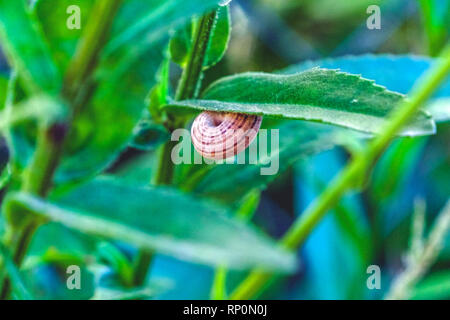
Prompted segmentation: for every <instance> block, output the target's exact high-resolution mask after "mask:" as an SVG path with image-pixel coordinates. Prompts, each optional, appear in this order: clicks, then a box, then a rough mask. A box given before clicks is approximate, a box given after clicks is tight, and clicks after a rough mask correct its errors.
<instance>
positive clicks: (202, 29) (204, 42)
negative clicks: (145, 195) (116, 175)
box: [153, 10, 217, 185]
mask: <svg viewBox="0 0 450 320" xmlns="http://www.w3.org/2000/svg"><path fill="white" fill-rule="evenodd" d="M216 17H217V11H216V10H214V11H212V12H210V13H208V14H206V15H204V16H203V17H202V18H201V19H200V20H199V22H198V24H197V28H196V31H195V35H194V40H193V41H194V44H193V47H192V50H191V52H190V53H189V60H188V62H187V65H186V67H185V68H184V70H183V73H182V75H181V79H180V82H179V83H178V88H177V91H176V94H175V100H186V99H195V98H197V95H198V91H199V88H200V86H201V82H202V78H203V66H204V63H205V58H206V51H207V49H208V46H209V40H210V37H211V33H212V29H213V26H214V23H215V20H216ZM169 122H172V123H169V124H168V125H167V126H168V128H169V130H171V131H173V130H174V129H175V127H177V126H179V124H175V123H173V121H169ZM175 145H176V142H174V141H168V142H166V143H165V144H164V145H163V146H162V147H161V149H160V150H159V161H158V169H157V172H156V175H155V177H154V178H153V183H154V184H156V185H169V184H171V182H172V178H173V170H174V164H173V161H172V160H171V152H172V149H173V147H174V146H175Z"/></svg>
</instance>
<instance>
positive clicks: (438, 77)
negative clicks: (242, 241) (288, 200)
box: [231, 44, 450, 299]
mask: <svg viewBox="0 0 450 320" xmlns="http://www.w3.org/2000/svg"><path fill="white" fill-rule="evenodd" d="M449 72H450V44H448V45H447V46H446V48H445V49H444V51H443V53H442V58H441V60H439V62H438V63H437V64H436V65H435V66H434V67H433V68H432V69H431V70H429V71H428V72H427V73H426V75H425V76H424V77H422V78H421V79H420V80H419V81H418V84H417V85H416V86H415V87H414V88H413V90H412V95H411V98H410V100H406V101H405V102H404V103H403V104H402V105H401V106H400V107H399V108H398V109H396V111H394V112H393V114H392V115H391V117H390V120H389V121H388V123H387V124H386V126H385V128H384V130H382V133H381V134H380V135H379V136H378V137H376V138H375V139H374V140H373V141H372V142H371V143H370V144H369V146H368V147H367V148H366V150H365V151H363V152H361V153H360V154H358V155H356V156H355V158H354V160H353V161H352V162H351V163H350V164H348V165H347V166H346V168H345V169H344V170H343V171H342V172H341V173H340V174H338V176H337V177H336V178H335V179H334V180H333V181H332V182H331V184H330V185H329V187H328V188H327V189H326V190H325V191H324V192H323V193H322V194H321V195H320V196H319V198H318V199H316V200H315V201H314V202H313V203H312V204H311V205H309V206H308V208H307V209H306V210H305V212H303V213H302V215H301V216H300V217H299V218H298V219H297V221H296V222H295V223H294V224H293V225H292V226H291V228H290V229H289V230H288V231H287V233H286V234H285V235H284V237H283V238H282V240H281V241H280V244H281V246H283V247H284V248H287V249H295V248H298V247H299V246H300V245H301V244H302V243H303V242H304V241H305V239H306V237H307V236H308V235H309V234H310V233H311V232H312V230H313V229H314V227H315V226H316V225H317V224H318V223H319V221H320V220H321V219H322V218H323V217H324V216H325V214H326V213H327V211H328V210H329V209H331V208H332V206H333V205H334V204H336V203H337V202H338V201H339V200H340V198H341V197H342V196H343V195H344V194H345V193H346V192H347V191H348V190H350V189H353V188H354V187H355V182H356V181H360V178H361V176H362V175H367V174H369V171H370V169H371V168H372V166H373V165H374V164H375V162H376V160H377V158H378V157H379V156H380V155H381V154H382V152H383V150H384V149H385V148H387V147H388V146H389V144H390V142H391V141H392V140H393V139H394V138H395V136H396V134H397V133H398V132H399V131H400V130H401V129H402V127H403V126H404V125H405V124H407V123H408V121H409V120H410V119H411V117H412V116H413V115H414V114H415V113H416V112H417V111H418V110H419V108H420V107H421V106H422V105H423V104H424V103H425V102H426V101H427V99H428V98H429V97H430V96H431V95H432V93H433V92H434V91H435V90H436V89H437V88H438V86H439V84H440V83H441V82H442V81H443V80H444V79H445V78H446V75H447V74H448V73H449ZM271 277H272V274H270V273H267V272H264V271H261V270H255V271H253V272H251V273H250V275H249V276H248V277H247V278H246V279H244V280H243V282H242V283H241V284H240V285H239V286H238V287H237V288H236V290H235V291H234V292H233V293H232V295H231V299H249V298H251V297H253V296H255V295H256V294H258V293H259V292H260V290H261V288H262V287H263V286H264V285H265V283H266V282H267V281H268V280H269V279H270V278H271Z"/></svg>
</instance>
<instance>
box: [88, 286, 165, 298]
mask: <svg viewBox="0 0 450 320" xmlns="http://www.w3.org/2000/svg"><path fill="white" fill-rule="evenodd" d="M160 291H161V290H160V289H158V288H156V289H155V288H153V287H145V288H137V289H128V290H126V289H121V290H119V289H112V288H97V290H96V292H95V295H94V296H93V297H92V300H146V299H149V298H151V297H154V296H155V295H156V294H158V293H160Z"/></svg>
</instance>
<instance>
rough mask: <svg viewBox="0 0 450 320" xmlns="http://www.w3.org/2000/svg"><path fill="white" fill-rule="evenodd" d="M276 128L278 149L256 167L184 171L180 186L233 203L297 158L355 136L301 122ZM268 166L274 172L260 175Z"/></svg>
mask: <svg viewBox="0 0 450 320" xmlns="http://www.w3.org/2000/svg"><path fill="white" fill-rule="evenodd" d="M278 129H279V147H278V148H274V149H271V150H270V152H268V154H267V155H266V156H263V157H261V156H260V157H259V158H258V161H257V163H256V164H250V163H249V161H247V162H246V163H247V164H236V163H235V164H232V165H228V164H222V165H205V166H203V167H202V169H200V170H198V171H197V172H196V173H195V174H192V173H191V172H189V171H187V173H186V176H185V178H184V179H183V178H181V179H180V186H181V187H182V188H187V189H188V190H192V191H193V192H195V193H197V194H200V195H202V196H208V197H213V198H217V199H220V200H222V201H226V202H233V201H236V200H238V199H240V198H241V197H242V196H243V195H245V194H247V192H248V191H249V190H264V189H265V188H266V187H267V185H268V184H269V183H270V182H272V181H273V180H274V179H275V178H276V177H277V176H278V174H280V173H282V172H284V171H285V170H286V169H287V168H289V167H290V166H291V165H292V164H294V163H295V162H296V161H298V160H299V159H302V158H305V157H307V156H311V155H313V154H316V153H318V152H321V151H324V150H326V149H330V148H332V147H333V146H335V145H336V144H339V143H340V141H342V140H344V137H347V138H348V136H351V135H352V134H356V135H358V134H357V133H353V132H351V131H348V130H345V129H341V128H334V127H331V126H326V125H322V124H315V123H308V122H304V121H285V122H283V123H282V124H281V125H279V128H278ZM259 135H260V136H259V139H263V138H262V137H261V133H260V134H259ZM254 143H257V142H254ZM270 145H271V144H270V143H268V146H270ZM247 159H248V158H247ZM271 165H273V168H274V169H278V170H276V171H275V172H274V174H271V175H262V174H261V169H262V168H268V167H270V166H271ZM191 166H193V165H191ZM196 166H198V165H196Z"/></svg>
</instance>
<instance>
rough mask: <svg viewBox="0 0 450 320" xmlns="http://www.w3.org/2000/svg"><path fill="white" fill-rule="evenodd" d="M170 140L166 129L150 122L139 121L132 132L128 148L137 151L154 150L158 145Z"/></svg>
mask: <svg viewBox="0 0 450 320" xmlns="http://www.w3.org/2000/svg"><path fill="white" fill-rule="evenodd" d="M169 139H170V135H169V133H168V132H167V129H166V128H165V127H164V126H162V125H159V124H156V123H154V122H152V121H150V120H141V121H140V122H139V123H138V125H137V127H136V128H135V129H134V132H133V139H132V140H131V142H130V147H133V148H136V149H139V150H145V151H149V150H155V149H156V148H157V147H158V146H159V145H161V144H163V143H164V142H166V141H168V140H169Z"/></svg>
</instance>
